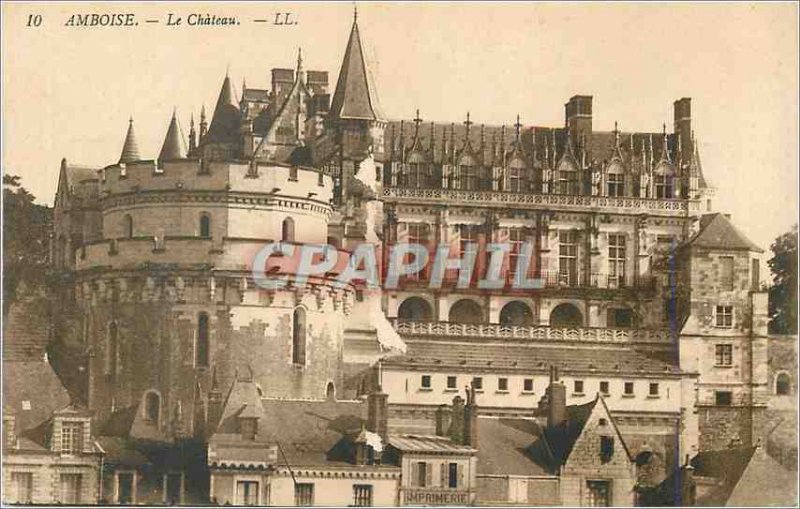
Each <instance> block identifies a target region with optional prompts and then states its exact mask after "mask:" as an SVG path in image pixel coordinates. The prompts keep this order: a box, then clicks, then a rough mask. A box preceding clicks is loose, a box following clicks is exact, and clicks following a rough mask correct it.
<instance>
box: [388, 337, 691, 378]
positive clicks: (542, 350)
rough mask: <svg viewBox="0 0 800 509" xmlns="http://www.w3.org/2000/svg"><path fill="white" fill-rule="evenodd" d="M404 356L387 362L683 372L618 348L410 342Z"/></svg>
mask: <svg viewBox="0 0 800 509" xmlns="http://www.w3.org/2000/svg"><path fill="white" fill-rule="evenodd" d="M406 344H407V348H408V350H407V351H406V354H405V355H400V356H395V357H391V358H388V359H385V360H384V361H383V363H382V365H383V366H384V367H386V368H389V367H404V368H405V367H412V366H414V367H422V366H424V367H427V368H433V369H437V368H456V369H459V370H465V369H469V370H479V369H495V370H496V369H501V368H504V369H511V370H521V371H525V372H529V373H547V372H548V370H549V366H550V365H554V366H558V367H559V369H560V370H561V372H562V373H565V374H571V373H614V374H617V375H619V374H622V373H626V374H634V373H636V374H653V375H655V374H657V375H659V376H668V375H677V374H678V373H680V368H679V367H678V366H676V365H673V364H669V363H665V362H662V361H659V360H656V359H654V358H650V357H647V356H645V355H644V354H642V353H639V352H636V351H634V350H633V349H631V348H627V347H624V346H616V345H598V344H587V345H562V344H556V345H554V344H533V343H531V344H518V343H516V344H510V343H504V342H500V341H485V342H477V341H472V342H457V341H413V340H406Z"/></svg>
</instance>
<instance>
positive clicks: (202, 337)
mask: <svg viewBox="0 0 800 509" xmlns="http://www.w3.org/2000/svg"><path fill="white" fill-rule="evenodd" d="M194 363H195V366H196V367H201V368H205V367H208V313H205V312H201V313H200V314H199V315H197V342H196V344H195V350H194Z"/></svg>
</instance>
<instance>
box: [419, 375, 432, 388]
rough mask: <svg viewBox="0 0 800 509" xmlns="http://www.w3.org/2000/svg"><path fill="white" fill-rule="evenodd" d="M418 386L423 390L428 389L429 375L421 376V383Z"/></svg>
mask: <svg viewBox="0 0 800 509" xmlns="http://www.w3.org/2000/svg"><path fill="white" fill-rule="evenodd" d="M420 386H421V387H422V388H423V389H430V388H431V375H422V381H421V382H420Z"/></svg>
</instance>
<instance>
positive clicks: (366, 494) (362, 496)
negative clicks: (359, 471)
mask: <svg viewBox="0 0 800 509" xmlns="http://www.w3.org/2000/svg"><path fill="white" fill-rule="evenodd" d="M353 505H354V506H356V507H370V506H372V485H371V484H354V485H353Z"/></svg>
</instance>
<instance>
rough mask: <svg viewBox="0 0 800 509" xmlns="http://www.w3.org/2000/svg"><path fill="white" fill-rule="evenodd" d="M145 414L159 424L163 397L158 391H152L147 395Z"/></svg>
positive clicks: (151, 420)
mask: <svg viewBox="0 0 800 509" xmlns="http://www.w3.org/2000/svg"><path fill="white" fill-rule="evenodd" d="M144 415H145V418H146V419H147V420H148V421H150V422H154V423H156V424H158V422H159V417H160V416H161V398H160V397H159V395H158V393H156V392H153V391H150V392H148V393H147V395H146V396H145V398H144Z"/></svg>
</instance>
